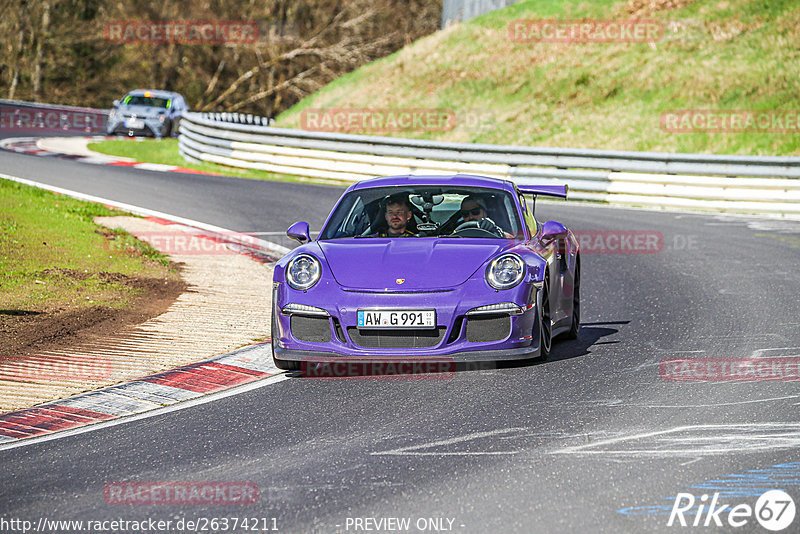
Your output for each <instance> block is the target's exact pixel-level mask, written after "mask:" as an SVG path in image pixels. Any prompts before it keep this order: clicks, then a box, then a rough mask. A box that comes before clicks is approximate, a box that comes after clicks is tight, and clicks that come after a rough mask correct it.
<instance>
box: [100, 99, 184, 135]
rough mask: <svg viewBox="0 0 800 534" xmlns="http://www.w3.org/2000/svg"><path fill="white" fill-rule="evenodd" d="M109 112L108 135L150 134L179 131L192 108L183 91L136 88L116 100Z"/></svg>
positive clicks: (169, 133)
mask: <svg viewBox="0 0 800 534" xmlns="http://www.w3.org/2000/svg"><path fill="white" fill-rule="evenodd" d="M113 106H114V107H113V108H112V109H111V111H109V113H108V122H107V124H106V133H107V134H108V135H127V136H129V137H134V136H149V137H155V138H161V137H170V136H177V135H178V125H179V124H180V120H181V116H182V115H183V113H184V112H186V111H189V106H188V105H186V100H185V99H184V98H183V95H181V94H179V93H174V92H172V91H158V90H152V89H136V90H134V91H131V92H129V93H128V94H126V95H125V96H124V97H123V98H122V100H115V101H114V104H113Z"/></svg>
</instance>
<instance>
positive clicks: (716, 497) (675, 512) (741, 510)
mask: <svg viewBox="0 0 800 534" xmlns="http://www.w3.org/2000/svg"><path fill="white" fill-rule="evenodd" d="M794 516H795V505H794V500H793V499H792V497H791V496H790V495H789V494H788V493H786V492H785V491H781V490H769V491H767V492H765V493H763V494H762V495H761V496H760V497H759V498H758V500H757V501H756V504H755V506H750V505H749V504H737V505H735V506H731V505H729V504H723V503H720V494H719V493H714V494H713V496H711V497H710V498H709V496H708V495H702V496H701V497H700V498H699V499H698V498H697V497H695V496H694V495H692V494H691V493H678V495H677V496H676V497H675V503H674V504H673V505H672V511H671V512H670V514H669V520H667V526H668V527H671V526H673V525H680V526H682V527H686V526H690V525H691V526H693V527H700V526H702V527H711V526H716V527H722V526H727V527H733V528H738V527H743V526H745V525H747V524H748V523H750V522H751V521H752V519H753V518H754V517H755V519H756V521H758V523H759V524H760V525H761V526H762V527H764V528H765V529H767V530H771V531H773V532H777V531H780V530H784V529H786V528H787V527H788V526H789V525H791V524H792V522H793V521H794Z"/></svg>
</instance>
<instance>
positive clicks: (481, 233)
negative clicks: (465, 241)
mask: <svg viewBox="0 0 800 534" xmlns="http://www.w3.org/2000/svg"><path fill="white" fill-rule="evenodd" d="M484 221H485V220H484V219H482V220H480V221H466V222H463V223H461V224H459V225H458V226H457V227H456V229H455V230H453V235H457V236H460V237H499V236H498V235H497V232H493V231H492V230H489V229H487V228H484V226H488V225H489V224H490V223H489V222H488V221H486V222H484ZM481 223H484V224H483V225H482V224H481Z"/></svg>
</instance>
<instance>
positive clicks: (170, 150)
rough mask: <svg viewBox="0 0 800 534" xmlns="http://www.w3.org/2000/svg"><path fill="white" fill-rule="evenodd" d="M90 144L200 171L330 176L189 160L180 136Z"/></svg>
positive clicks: (262, 177) (99, 149) (259, 177)
mask: <svg viewBox="0 0 800 534" xmlns="http://www.w3.org/2000/svg"><path fill="white" fill-rule="evenodd" d="M88 148H89V149H90V150H94V151H95V152H100V153H101V154H109V155H112V156H121V157H126V158H133V159H135V160H136V161H140V162H147V163H160V164H163V165H176V166H178V167H185V168H187V169H193V170H196V171H201V172H209V173H216V174H224V175H228V176H236V177H240V178H254V179H257V180H278V181H284V182H311V183H320V184H327V183H331V182H330V181H329V180H322V179H320V180H315V179H312V178H301V177H297V176H290V175H285V174H277V173H272V172H267V171H261V170H257V169H238V168H236V167H228V166H226V165H217V164H216V163H202V164H195V163H189V162H187V161H186V160H185V159H183V156H181V155H180V152H178V140H177V139H146V138H135V139H113V140H109V141H100V142H97V143H89V145H88Z"/></svg>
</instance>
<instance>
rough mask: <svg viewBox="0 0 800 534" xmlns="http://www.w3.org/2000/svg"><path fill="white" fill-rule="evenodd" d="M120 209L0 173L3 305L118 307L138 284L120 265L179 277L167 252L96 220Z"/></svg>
mask: <svg viewBox="0 0 800 534" xmlns="http://www.w3.org/2000/svg"><path fill="white" fill-rule="evenodd" d="M120 214H121V212H119V211H112V210H111V209H109V208H106V207H104V206H102V205H100V204H93V203H90V202H84V201H80V200H76V199H72V198H69V197H65V196H61V195H57V194H54V193H50V192H48V191H44V190H42V189H37V188H33V187H29V186H25V185H22V184H17V183H15V182H11V181H8V180H2V179H0V310H2V312H0V313H13V312H18V311H24V312H51V311H58V310H64V309H76V308H81V307H85V306H108V307H112V308H123V307H126V306H128V305H129V304H130V303H131V302H132V300H133V299H134V298H135V297H136V296H137V294H138V293H139V290H137V289H134V288H132V287H130V286H129V285H127V284H125V283H124V280H122V279H121V277H119V276H115V275H116V274H117V273H119V274H121V275H124V276H128V277H150V278H167V277H176V276H177V272H176V271H174V269H172V268H171V267H170V266H169V262H168V261H167V259H166V258H165V257H164V256H163V255H161V254H160V253H159V252H158V251H156V250H155V249H153V248H152V247H150V246H149V245H147V244H146V243H143V242H140V241H138V240H136V239H135V238H133V237H132V236H131V235H130V234H127V233H126V232H121V231H111V230H108V229H105V228H103V227H101V226H99V225H97V224H95V223H94V222H93V218H94V217H96V216H106V215H120Z"/></svg>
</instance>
